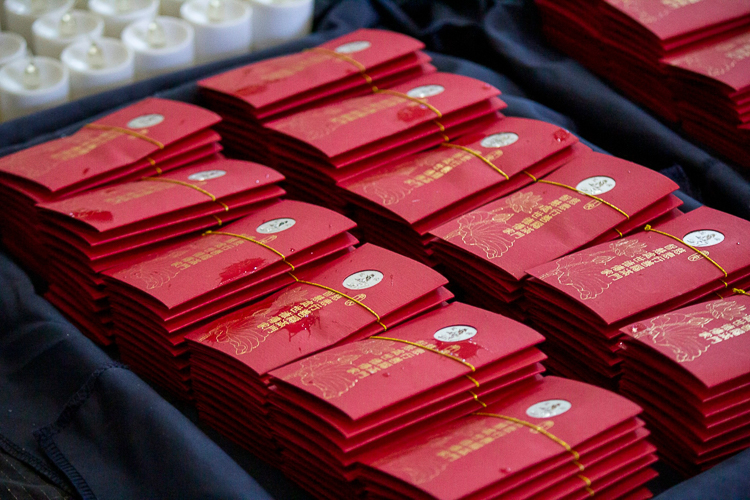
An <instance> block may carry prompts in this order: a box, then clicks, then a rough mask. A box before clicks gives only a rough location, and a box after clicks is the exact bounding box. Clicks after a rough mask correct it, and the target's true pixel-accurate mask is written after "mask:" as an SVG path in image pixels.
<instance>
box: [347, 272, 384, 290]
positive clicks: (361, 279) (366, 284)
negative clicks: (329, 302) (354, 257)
mask: <svg viewBox="0 0 750 500" xmlns="http://www.w3.org/2000/svg"><path fill="white" fill-rule="evenodd" d="M381 281H383V273H381V272H380V271H372V270H370V271H359V272H358V273H354V274H352V275H350V276H348V277H347V278H346V279H345V280H344V283H343V285H344V286H345V287H346V288H348V289H349V290H364V289H365V288H370V287H373V286H375V285H377V284H378V283H380V282H381Z"/></svg>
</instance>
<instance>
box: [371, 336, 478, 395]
mask: <svg viewBox="0 0 750 500" xmlns="http://www.w3.org/2000/svg"><path fill="white" fill-rule="evenodd" d="M368 338H371V339H376V340H389V341H391V342H401V343H403V344H408V345H412V346H414V347H419V348H420V349H424V350H425V351H430V352H434V353H435V354H440V355H441V356H445V357H446V358H449V359H452V360H454V361H458V362H459V363H461V364H462V365H464V366H466V367H467V368H469V370H471V373H474V372H476V371H477V369H476V368H475V367H474V365H472V364H471V363H469V362H468V361H466V360H465V359H461V358H459V357H458V356H454V355H453V354H450V353H447V352H443V351H441V350H439V349H434V348H432V347H430V346H426V345H422V344H419V343H417V342H412V341H411V340H404V339H397V338H393V337H383V336H380V335H372V336H370V337H368ZM464 377H466V378H467V379H469V380H470V381H471V382H472V383H473V384H474V385H476V386H477V389H479V382H477V380H476V379H475V378H474V377H472V376H470V375H464ZM469 394H471V396H472V397H473V398H474V401H476V402H477V403H479V404H480V405H482V407H484V408H487V405H486V404H485V403H484V402H483V401H482V400H480V399H479V396H477V395H476V393H474V391H469Z"/></svg>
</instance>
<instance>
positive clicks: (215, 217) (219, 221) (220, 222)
mask: <svg viewBox="0 0 750 500" xmlns="http://www.w3.org/2000/svg"><path fill="white" fill-rule="evenodd" d="M211 217H213V218H214V219H216V222H218V223H219V227H221V225H222V224H224V223H223V222H222V221H221V219H219V217H218V216H216V215H211Z"/></svg>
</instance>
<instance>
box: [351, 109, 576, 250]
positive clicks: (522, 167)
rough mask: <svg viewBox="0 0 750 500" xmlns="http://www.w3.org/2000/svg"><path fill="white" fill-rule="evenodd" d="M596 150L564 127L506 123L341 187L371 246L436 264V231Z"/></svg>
mask: <svg viewBox="0 0 750 500" xmlns="http://www.w3.org/2000/svg"><path fill="white" fill-rule="evenodd" d="M586 150H588V148H587V147H586V146H584V145H582V144H579V143H578V139H577V138H576V137H575V136H574V135H572V134H570V133H569V132H567V131H566V130H564V129H561V128H560V127H558V126H557V125H552V124H551V123H545V122H541V121H537V120H529V119H525V118H503V119H500V120H498V121H497V122H495V123H493V124H491V125H487V126H485V127H482V128H481V129H480V130H477V131H476V132H474V133H471V134H467V135H464V136H461V137H460V138H458V139H456V140H455V141H451V142H445V143H443V144H441V145H440V146H439V147H437V148H435V149H431V150H429V151H426V152H423V153H418V154H415V155H411V156H408V157H406V158H403V159H400V160H397V161H393V162H390V163H388V164H386V165H383V166H381V167H377V168H375V169H373V170H370V171H368V172H365V173H363V174H361V175H357V176H355V177H353V178H351V179H348V180H346V181H343V182H341V183H340V184H339V185H340V186H341V187H342V188H343V189H345V190H346V191H347V193H348V196H347V197H348V198H349V200H350V202H351V204H352V205H355V206H356V207H357V210H356V216H355V218H356V219H357V222H358V224H359V226H360V228H361V229H362V230H363V232H364V235H365V238H366V239H367V240H368V241H370V242H372V243H376V244H379V245H383V246H385V247H387V248H391V249H392V250H395V251H398V252H400V253H403V254H404V255H408V256H410V257H413V258H415V259H418V260H421V261H423V262H427V263H430V262H431V259H430V253H431V251H430V250H429V248H428V243H429V241H430V240H431V239H433V237H432V236H430V235H429V234H428V232H429V231H431V230H432V229H434V228H436V227H438V226H439V225H441V224H443V223H445V222H447V221H449V220H451V219H454V218H456V217H459V216H461V215H463V214H465V213H467V212H469V211H471V210H474V209H476V208H478V207H480V206H481V205H483V204H485V203H487V202H489V201H492V200H494V199H497V198H499V197H501V196H504V195H506V194H508V193H510V192H513V191H515V190H517V189H519V188H521V187H523V186H525V185H527V184H530V183H531V182H533V180H532V179H534V178H535V177H542V176H544V175H547V174H548V173H549V172H551V171H553V170H555V169H556V168H558V167H560V165H562V164H564V163H565V162H567V161H570V160H571V158H574V157H576V155H578V154H581V153H583V151H586Z"/></svg>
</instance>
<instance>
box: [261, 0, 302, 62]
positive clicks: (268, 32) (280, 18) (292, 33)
mask: <svg viewBox="0 0 750 500" xmlns="http://www.w3.org/2000/svg"><path fill="white" fill-rule="evenodd" d="M250 5H251V7H252V8H253V49H254V50H261V49H265V48H268V47H273V46H274V45H279V44H282V43H284V42H288V41H290V40H296V39H298V38H302V37H304V36H306V35H308V34H310V32H311V31H312V23H313V0H250Z"/></svg>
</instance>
